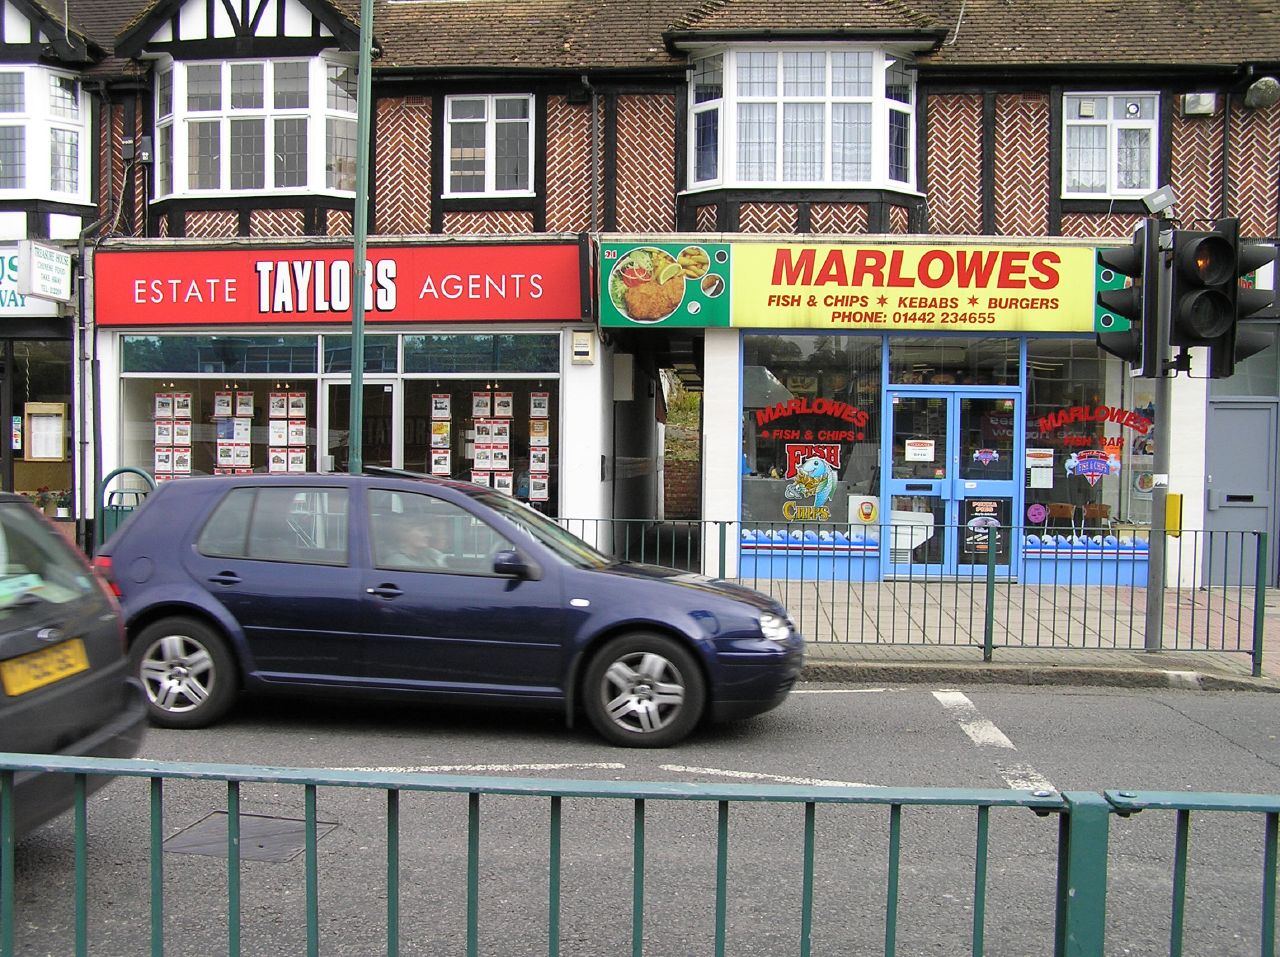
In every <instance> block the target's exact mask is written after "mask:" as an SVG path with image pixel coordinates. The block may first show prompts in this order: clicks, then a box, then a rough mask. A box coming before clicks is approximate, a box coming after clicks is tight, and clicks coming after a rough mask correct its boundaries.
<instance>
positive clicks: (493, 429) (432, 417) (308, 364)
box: [120, 333, 560, 514]
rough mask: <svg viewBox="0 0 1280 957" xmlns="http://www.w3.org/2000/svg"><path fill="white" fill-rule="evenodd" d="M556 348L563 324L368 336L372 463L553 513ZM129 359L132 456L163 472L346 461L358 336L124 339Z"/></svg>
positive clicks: (126, 450)
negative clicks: (555, 328)
mask: <svg viewBox="0 0 1280 957" xmlns="http://www.w3.org/2000/svg"><path fill="white" fill-rule="evenodd" d="M559 351H560V336H559V334H558V333H520V334H515V333H512V334H487V335H460V334H443V335H436V334H433V335H415V334H408V335H384V334H371V335H369V336H367V337H366V340H365V402H364V424H363V442H364V460H365V461H366V462H367V463H369V464H381V465H391V464H393V463H394V462H395V461H397V460H398V461H401V462H403V467H404V468H407V469H411V470H414V471H421V472H427V473H431V474H434V475H439V476H443V477H450V478H455V479H460V480H463V481H472V482H477V483H479V484H483V485H488V486H491V487H494V488H497V489H499V490H501V491H505V492H507V493H508V494H512V495H515V496H517V497H519V498H521V499H523V500H526V501H529V502H530V503H531V504H533V505H535V507H538V508H539V509H541V510H542V511H544V512H547V513H548V514H555V505H554V503H555V501H556V494H557V487H558V480H559V450H558V449H557V448H556V441H555V440H556V437H557V436H558V428H559V399H560V388H559ZM120 354H121V372H122V379H123V381H122V384H121V434H122V437H123V439H122V449H121V453H122V454H121V464H123V465H129V466H133V467H135V468H141V469H143V470H145V471H148V472H151V473H152V474H154V475H155V477H156V479H157V480H158V481H165V480H168V479H176V478H181V477H184V476H188V475H220V474H225V475H234V474H241V473H248V472H314V471H329V470H333V471H344V470H345V469H346V467H347V461H348V458H347V453H348V450H349V442H348V421H349V413H350V386H349V384H348V383H347V382H346V381H345V380H344V377H345V374H349V373H350V371H351V339H350V336H347V335H331V334H325V335H323V336H316V335H278V336H277V335H259V336H253V335H245V336H227V335H218V336H213V335H207V336H201V335H195V336H184V335H124V336H122V337H121V349H120ZM330 374H336V375H337V376H338V377H339V378H338V379H336V380H331V381H326V380H325V378H324V377H326V376H329V375H330ZM397 390H399V391H400V393H401V395H402V398H401V408H402V413H401V418H400V421H399V422H396V421H395V420H394V416H395V408H396V403H395V401H394V396H395V395H396V392H397ZM322 410H323V412H324V419H326V420H327V423H328V427H327V429H325V430H324V434H321V430H322V415H321V413H322ZM397 437H398V438H399V445H400V450H399V451H400V454H399V455H397V454H396V452H397V450H396V448H395V443H396V438H397Z"/></svg>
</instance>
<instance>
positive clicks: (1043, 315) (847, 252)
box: [732, 243, 1095, 332]
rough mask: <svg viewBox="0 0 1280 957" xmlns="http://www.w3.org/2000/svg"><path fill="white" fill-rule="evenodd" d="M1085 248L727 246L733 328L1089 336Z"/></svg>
mask: <svg viewBox="0 0 1280 957" xmlns="http://www.w3.org/2000/svg"><path fill="white" fill-rule="evenodd" d="M1094 257H1095V251H1094V249H1093V247H1092V246H1028V245H1017V246H926V245H920V246H915V245H910V246H907V245H902V246H859V245H840V246H834V245H833V246H823V245H804V246H793V245H786V246H775V245H769V244H765V243H761V244H755V243H735V244H734V246H733V282H732V290H733V312H732V316H733V318H732V324H733V325H735V326H746V327H753V328H770V329H778V328H804V329H841V330H857V329H898V330H903V329H928V330H931V331H935V332H961V331H976V332H997V331H998V332H1093V329H1094V271H1095V263H1094Z"/></svg>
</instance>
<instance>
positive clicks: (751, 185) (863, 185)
mask: <svg viewBox="0 0 1280 957" xmlns="http://www.w3.org/2000/svg"><path fill="white" fill-rule="evenodd" d="M759 52H768V53H773V54H776V55H777V60H776V67H777V70H778V77H779V80H778V85H777V88H776V92H775V94H774V95H771V96H763V97H761V96H745V95H742V96H740V95H739V94H738V92H737V88H738V62H737V61H738V58H739V57H740V56H741V55H743V54H748V53H759ZM795 52H800V53H819V54H823V55H824V56H825V57H826V92H825V93H824V95H822V96H817V97H796V96H791V95H785V94H784V90H783V87H782V79H781V78H782V62H783V54H786V53H795ZM834 53H869V54H870V55H871V58H872V59H871V90H870V93H869V94H868V95H841V96H835V95H833V93H832V76H831V55H832V54H834ZM707 57H720V58H721V77H722V94H721V96H720V97H719V98H718V99H708V100H706V101H703V102H701V103H696V102H695V101H694V93H695V89H694V86H695V84H694V82H693V80H692V77H694V76H696V75H697V73H698V70H697V66H696V63H697V61H699V60H702V59H704V58H707ZM691 58H692V60H693V61H694V64H695V66H694V69H693V71H692V72H691V73H690V77H691V79H690V82H689V84H688V90H687V94H686V95H687V103H688V116H689V119H688V128H687V132H688V135H687V137H686V141H687V147H686V151H687V152H686V160H687V162H686V169H687V170H688V174H687V180H688V182H687V186H686V189H685V192H698V191H700V190H706V189H716V188H739V189H743V188H745V189H769V188H788V189H824V188H825V189H890V190H894V191H895V192H903V193H914V194H918V188H917V186H916V157H917V150H918V139H919V129H918V125H917V123H916V119H915V112H916V103H917V97H918V95H919V94H918V90H917V87H916V84H915V79H914V75H911V90H910V102H900V101H897V100H891V99H889V98H888V97H887V95H886V82H885V79H886V76H887V73H888V69H889V67H890V66H891V65H892V64H894V63H897V62H900V61H903V60H909V59H910V57H909V56H908V55H907V54H905V53H899V52H894V51H890V50H885V49H881V48H878V47H869V46H866V45H833V44H825V45H796V44H749V45H744V46H734V47H713V48H707V49H702V50H697V51H695V52H693V53H692V54H691ZM798 102H812V103H820V104H822V105H823V107H824V109H823V124H824V130H823V137H824V140H823V156H822V176H821V177H819V178H817V179H806V180H788V179H786V178H784V175H783V173H784V166H783V110H782V109H781V106H782V105H783V104H786V103H798ZM744 103H776V104H778V105H779V108H778V109H777V110H776V113H775V119H774V122H775V124H776V135H775V146H776V153H777V156H776V160H775V164H774V167H775V171H776V175H775V176H774V177H771V178H767V179H759V180H748V179H744V178H743V177H742V176H741V175H740V173H739V171H738V107H739V105H741V104H744ZM833 104H867V105H868V106H869V107H870V110H871V155H870V161H871V166H870V169H871V173H870V176H869V177H867V178H865V179H847V180H846V179H841V180H837V179H835V178H834V176H833V175H832V133H833V130H832V106H833ZM715 111H719V114H720V119H719V124H718V132H719V136H718V138H717V143H716V153H717V163H716V166H717V175H716V176H715V177H714V178H711V179H706V180H698V179H696V177H697V174H698V166H697V162H698V155H697V146H698V144H697V121H698V117H699V116H701V115H703V114H707V113H711V112H715ZM891 112H896V113H899V114H901V115H904V116H905V117H906V118H907V122H908V124H909V128H910V131H911V132H910V137H909V143H908V156H907V178H906V179H905V180H897V179H893V178H891V177H890V174H889V166H890V164H889V147H890V144H889V116H890V113H891Z"/></svg>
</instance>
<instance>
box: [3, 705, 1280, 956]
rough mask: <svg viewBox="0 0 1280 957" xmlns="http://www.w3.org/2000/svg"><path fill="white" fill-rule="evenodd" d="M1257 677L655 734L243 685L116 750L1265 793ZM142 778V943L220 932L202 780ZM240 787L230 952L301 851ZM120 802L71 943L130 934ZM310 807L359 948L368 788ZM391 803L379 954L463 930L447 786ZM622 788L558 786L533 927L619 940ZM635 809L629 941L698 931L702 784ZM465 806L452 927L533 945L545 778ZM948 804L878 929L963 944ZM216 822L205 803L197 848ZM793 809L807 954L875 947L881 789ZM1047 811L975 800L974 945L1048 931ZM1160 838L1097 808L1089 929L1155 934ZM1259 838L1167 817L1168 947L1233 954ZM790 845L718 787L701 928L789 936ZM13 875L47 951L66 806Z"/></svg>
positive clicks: (829, 711)
mask: <svg viewBox="0 0 1280 957" xmlns="http://www.w3.org/2000/svg"><path fill="white" fill-rule="evenodd" d="M1275 701H1276V699H1275V697H1274V696H1273V695H1266V694H1250V693H1239V692H1233V693H1211V692H1192V691H1185V692H1180V691H1155V692H1153V691H1128V690H1122V689H1062V688H1021V687H1001V686H983V687H975V688H971V689H955V688H935V687H929V686H909V687H903V688H867V687H856V686H834V685H808V686H802V688H801V689H800V691H799V693H797V694H795V695H794V696H793V697H792V698H791V699H790V700H789V701H788V702H787V703H786V704H784V705H783V707H781V708H780V709H778V710H776V711H774V712H772V713H770V714H768V715H764V716H761V717H759V718H756V719H753V720H751V721H747V722H742V723H739V724H735V725H729V726H723V727H717V728H711V729H706V730H704V731H702V732H700V733H699V734H697V735H696V736H695V737H693V738H692V739H690V740H689V741H688V742H686V743H685V744H683V745H681V746H679V747H677V748H673V749H669V750H665V751H634V750H621V749H616V748H611V747H609V746H607V745H605V744H604V743H603V742H601V741H600V740H598V739H597V738H596V737H595V736H594V735H593V734H592V733H591V732H590V731H589V730H587V729H585V728H580V729H577V730H566V729H565V728H564V727H563V726H562V724H561V723H560V722H559V721H558V720H557V718H555V717H554V716H549V715H536V714H535V715H529V714H510V713H509V714H504V715H497V714H494V713H486V712H477V711H460V710H457V709H428V708H420V707H386V706H381V707H380V706H369V705H364V704H340V705H334V704H333V703H332V702H320V701H316V700H310V701H290V702H245V703H243V704H242V706H241V707H239V708H238V709H237V710H236V711H235V712H234V713H233V715H232V716H231V717H230V718H229V719H228V720H226V721H224V722H223V723H222V724H220V725H218V726H217V727H214V728H210V729H206V730H202V731H193V732H192V731H189V732H173V731H161V730H153V731H152V732H151V733H150V735H149V737H148V740H147V742H146V744H145V746H144V750H143V756H144V757H148V758H153V759H157V760H183V761H210V762H220V763H234V764H257V765H271V766H289V767H339V768H379V769H392V768H394V769H405V770H413V771H425V772H433V771H439V772H446V773H464V774H468V773H475V774H492V775H497V776H504V777H506V776H513V775H515V776H522V777H538V778H579V779H581V778H585V779H592V780H618V781H701V782H735V783H743V784H750V783H761V784H770V783H786V784H801V785H808V784H830V783H839V784H861V785H871V786H906V787H964V788H1008V787H1032V788H1053V789H1058V790H1089V791H1098V790H1101V789H1103V788H1132V789H1155V790H1184V789H1189V790H1215V791H1243V792H1255V793H1280V740H1278V732H1277V729H1276V722H1275V708H1276V704H1275ZM164 798H165V800H164V804H165V814H164V822H163V825H164V834H165V836H166V838H167V839H169V841H170V843H169V845H168V848H169V849H170V852H169V853H166V854H165V855H164V894H165V901H164V913H165V920H164V938H165V948H164V953H165V954H193V955H196V954H198V955H202V957H203V955H208V954H217V953H227V952H228V944H227V935H226V926H227V920H228V917H227V902H228V895H227V873H226V866H225V862H224V860H223V858H222V857H221V856H220V853H218V854H215V855H203V854H190V853H175V852H173V850H174V849H175V845H181V844H182V843H183V842H192V841H193V839H194V838H195V837H196V836H197V835H198V834H199V833H200V829H201V828H207V827H210V826H211V825H219V824H220V818H219V817H218V816H217V815H216V812H218V811H220V810H223V809H225V807H226V800H227V797H226V786H225V785H224V784H219V783H213V782H208V783H204V782H201V783H191V784H187V783H174V784H171V785H168V786H166V789H165V795H164ZM241 801H242V813H244V814H246V815H250V816H251V817H246V818H245V821H246V822H249V823H251V824H252V825H253V826H254V827H255V828H256V827H258V826H262V827H264V828H265V829H266V831H267V832H270V833H267V836H266V837H264V838H262V839H261V840H260V841H259V840H258V839H257V838H256V837H254V836H246V839H245V842H244V846H245V854H246V858H248V857H249V856H250V855H252V854H253V853H254V851H255V847H256V844H261V845H262V848H261V850H262V851H263V852H264V853H270V854H274V855H275V856H277V857H279V858H282V860H277V861H270V860H252V859H246V860H245V862H244V864H243V866H242V871H241V882H242V895H243V905H242V913H241V918H240V919H241V926H242V928H243V936H242V944H241V952H242V953H244V954H246V955H247V954H270V955H273V957H274V955H283V954H293V953H305V943H306V935H305V874H304V869H303V856H302V855H301V854H300V853H298V848H297V845H296V844H291V843H290V840H291V839H292V836H296V832H297V827H296V824H295V823H294V822H295V821H296V820H297V819H299V818H301V817H302V808H303V797H302V794H301V791H300V789H297V788H282V787H274V786H267V785H245V786H244V788H243V789H242V796H241ZM147 807H148V800H147V792H146V786H145V783H143V782H140V781H118V782H116V783H114V784H113V785H111V786H110V787H109V788H107V789H105V790H104V791H102V792H100V793H99V794H98V795H97V796H95V797H94V798H93V799H92V801H91V806H90V812H89V813H90V831H91V835H92V836H91V849H90V868H89V875H90V876H89V881H90V894H89V897H90V902H91V906H90V928H91V934H90V941H91V947H90V952H91V953H94V954H108V955H125V954H147V953H150V952H151V949H150V948H151V942H150V937H149V913H148V902H149V893H150V890H149V881H148V870H147V862H148V847H147V835H148V819H147ZM318 807H319V817H320V819H321V820H322V821H323V822H325V824H324V826H323V827H322V831H323V836H322V837H321V839H320V842H319V872H320V881H319V899H320V935H321V952H322V953H324V954H350V955H373V954H378V953H385V952H386V946H385V936H386V931H385V919H386V918H385V915H386V863H385V826H386V825H385V810H384V809H385V797H384V796H383V794H382V793H381V792H363V791H358V790H348V789H340V790H339V789H326V790H323V791H321V793H320V797H319V802H318ZM400 813H401V829H400V831H401V852H400V853H401V860H400V871H399V874H400V882H401V904H400V907H401V917H400V935H401V953H404V954H463V953H466V939H467V926H466V899H467V894H466V891H467V888H466V862H467V832H466V824H467V813H468V808H467V799H466V798H465V797H464V796H457V795H419V794H413V795H404V796H403V797H402V799H401V812H400ZM634 813H635V811H634V807H633V805H632V803H631V802H629V801H611V802H603V801H594V802H592V801H586V800H580V799H566V800H565V802H564V826H563V849H562V853H563V861H564V864H563V878H562V879H563V892H562V916H561V946H560V953H562V954H565V955H571V954H575V955H576V954H581V955H584V957H588V955H589V957H601V955H605V954H629V953H631V933H632V911H631V888H632V852H633V847H634V831H633V822H634ZM210 815H214V816H213V817H210ZM645 815H646V830H645V868H644V881H645V906H644V911H643V921H644V938H645V948H644V952H645V953H646V954H660V955H670V954H694V953H697V954H710V953H712V952H713V948H712V941H713V927H714V888H715V866H716V860H715V847H716V829H715V825H716V808H715V807H714V805H696V804H692V803H685V802H655V801H650V802H647V803H646V806H645ZM259 816H260V817H259ZM480 821H481V825H480V838H479V849H480V884H479V888H480V889H479V899H480V910H479V922H478V930H479V941H478V947H477V949H478V951H479V953H482V954H494V955H504V957H505V955H524V954H530V955H533V954H546V953H547V950H548V948H547V900H548V892H547V869H548V868H547V861H548V855H547V842H548V827H547V821H548V802H547V801H546V800H544V799H539V800H533V799H525V798H506V797H499V798H487V799H485V800H483V801H482V802H481V808H480ZM975 822H976V814H975V812H974V811H973V810H972V809H970V808H912V807H908V808H907V809H905V810H904V812H903V816H902V823H903V827H902V844H901V869H900V872H899V881H900V904H899V911H898V922H897V928H896V929H897V953H899V954H953V953H967V952H969V948H970V943H971V934H972V919H973V882H974V877H973V875H974V844H975V833H976V827H975ZM246 826H248V825H246ZM193 828H194V829H193ZM281 832H283V833H281ZM221 833H224V832H219V831H218V830H217V828H216V827H215V828H214V830H213V839H214V847H215V849H217V850H218V851H220V847H219V845H220V843H221V836H220V835H221ZM246 833H247V832H246ZM255 833H256V832H255ZM815 834H816V845H815V846H816V853H815V859H814V919H813V953H814V954H824V953H883V951H884V939H883V938H884V928H885V900H886V893H885V888H886V883H887V874H888V867H887V863H886V862H887V859H888V854H889V839H888V834H889V811H888V809H886V808H884V807H878V806H870V807H828V806H819V807H818V810H817V813H816V827H815ZM1057 837H1058V828H1057V822H1056V819H1055V818H1053V817H1047V818H1040V817H1037V816H1036V815H1034V814H1032V813H1031V812H1029V811H1026V810H1022V809H1007V810H1002V809H997V810H995V811H993V812H992V815H991V848H990V865H989V870H988V876H987V887H988V898H987V901H986V910H987V919H986V934H985V936H986V940H985V952H986V953H987V954H990V955H997V954H1008V955H1025V954H1032V953H1051V952H1052V950H1053V936H1052V935H1053V906H1054V898H1053V890H1054V878H1055V872H1056V871H1055V869H1056V860H1057ZM1173 843H1174V831H1173V817H1172V815H1168V814H1161V813H1157V812H1143V813H1142V814H1139V815H1137V816H1135V817H1132V818H1128V819H1121V818H1115V817H1113V818H1112V823H1111V853H1110V875H1109V887H1108V892H1109V893H1108V928H1109V931H1108V937H1109V939H1108V953H1115V954H1144V953H1166V952H1167V950H1168V933H1169V909H1170V908H1169V899H1170V893H1171V877H1170V875H1171V867H1172V863H1171V862H1172V855H1173ZM1262 844H1263V822H1262V820H1260V819H1259V818H1257V817H1250V816H1245V815H1239V814H1227V813H1217V814H1213V815H1210V814H1203V815H1201V814H1197V815H1196V816H1194V817H1193V827H1192V838H1191V880H1190V882H1189V897H1188V902H1189V903H1188V912H1187V921H1186V926H1187V934H1186V947H1185V950H1186V952H1187V953H1209V952H1212V953H1214V954H1221V955H1228V954H1256V953H1258V952H1259V938H1260V913H1261V903H1260V900H1261V884H1262V853H1263V852H1262ZM802 849H803V811H802V809H801V808H799V807H795V806H784V805H735V806H734V807H733V808H732V809H731V811H730V843H729V857H728V868H729V871H728V873H729V881H728V898H727V908H728V926H729V932H728V948H727V950H728V953H730V954H735V953H737V954H743V953H746V954H752V955H764V954H768V955H772V954H795V953H799V951H800V944H799V941H800V933H801V916H800V915H801V912H802V907H801V886H802V881H801V875H802V873H803V857H802ZM18 875H19V881H18V884H17V901H16V918H17V919H16V921H15V933H16V938H17V941H18V948H17V952H18V953H20V954H24V955H25V954H45V953H48V954H63V953H70V952H71V945H70V929H71V926H72V918H73V911H72V900H73V890H72V888H73V886H74V885H73V883H72V882H73V876H74V860H73V848H72V841H71V828H70V823H69V820H67V819H64V820H62V821H60V822H56V823H55V824H53V825H50V826H48V827H46V828H44V829H42V830H41V831H40V832H37V834H35V835H33V836H32V837H31V838H30V839H28V840H27V841H25V842H24V843H23V844H22V845H20V847H19V849H18Z"/></svg>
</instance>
